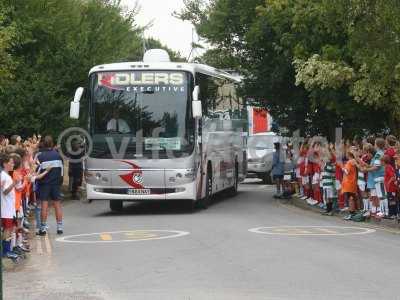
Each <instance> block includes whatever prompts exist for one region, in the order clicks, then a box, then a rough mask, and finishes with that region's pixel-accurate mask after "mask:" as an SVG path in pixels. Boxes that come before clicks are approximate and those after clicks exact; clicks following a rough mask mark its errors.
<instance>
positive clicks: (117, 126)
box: [107, 109, 131, 133]
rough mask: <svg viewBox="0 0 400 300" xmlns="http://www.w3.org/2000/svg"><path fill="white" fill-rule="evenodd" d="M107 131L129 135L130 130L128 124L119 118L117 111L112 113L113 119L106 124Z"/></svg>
mask: <svg viewBox="0 0 400 300" xmlns="http://www.w3.org/2000/svg"><path fill="white" fill-rule="evenodd" d="M107 131H114V132H117V133H130V132H131V129H130V128H129V125H128V123H127V122H126V121H125V120H124V119H121V118H120V117H119V111H118V109H115V110H114V111H113V117H112V119H111V120H110V121H108V123H107Z"/></svg>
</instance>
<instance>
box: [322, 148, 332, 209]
mask: <svg viewBox="0 0 400 300" xmlns="http://www.w3.org/2000/svg"><path fill="white" fill-rule="evenodd" d="M327 151H328V153H327V157H326V162H325V166H324V169H323V172H322V180H321V183H322V191H323V199H324V202H325V205H326V210H325V212H324V213H323V214H324V215H327V216H332V215H333V206H334V202H335V199H336V197H335V196H336V193H335V191H336V189H335V163H336V157H335V154H334V151H333V145H329V149H327Z"/></svg>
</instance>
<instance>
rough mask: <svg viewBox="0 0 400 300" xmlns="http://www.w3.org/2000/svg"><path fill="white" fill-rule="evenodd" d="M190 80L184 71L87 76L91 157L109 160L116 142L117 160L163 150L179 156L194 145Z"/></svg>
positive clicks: (121, 72) (162, 153) (114, 73)
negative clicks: (90, 93) (90, 92)
mask: <svg viewBox="0 0 400 300" xmlns="http://www.w3.org/2000/svg"><path fill="white" fill-rule="evenodd" d="M191 78H192V76H191V75H190V74H189V73H186V72H180V71H178V72H177V71H118V72H104V73H102V72H100V73H96V74H94V75H92V77H91V91H92V95H91V96H92V97H91V99H92V100H91V103H92V110H91V132H92V135H93V147H94V149H93V152H92V155H91V156H92V157H98V158H110V157H112V151H113V150H114V151H115V150H116V151H118V152H120V150H121V146H122V147H126V151H125V153H123V156H122V157H121V153H119V158H135V157H137V156H140V155H145V156H148V155H152V154H154V153H155V152H157V154H158V155H159V157H160V158H162V157H165V156H166V154H167V152H168V153H173V154H174V155H178V156H185V155H189V154H191V152H192V151H193V145H194V121H193V119H192V114H191V105H189V104H190V102H189V101H190V100H191V99H190V90H191V88H190V87H191V84H190V82H191V81H192V79H191ZM123 142H124V143H125V144H126V145H122V143H123ZM127 142H129V143H127ZM110 143H111V144H112V143H113V144H114V145H110ZM110 146H111V147H110ZM110 148H111V149H110ZM122 150H124V149H122ZM138 152H141V153H138Z"/></svg>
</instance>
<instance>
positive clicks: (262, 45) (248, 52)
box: [180, 0, 400, 135]
mask: <svg viewBox="0 0 400 300" xmlns="http://www.w3.org/2000/svg"><path fill="white" fill-rule="evenodd" d="M185 4H186V7H185V9H184V10H183V11H182V12H181V14H180V17H181V18H182V19H184V20H190V21H191V22H192V23H193V24H194V25H195V26H196V29H197V31H198V33H199V35H200V36H201V37H202V38H204V39H206V41H207V42H209V43H210V44H211V45H212V46H213V49H212V50H210V51H209V52H208V53H206V54H205V56H204V58H203V59H204V60H205V61H209V62H211V63H214V62H216V63H219V62H228V63H231V64H232V65H231V67H233V68H236V69H238V70H239V71H240V72H241V73H243V74H244V75H245V78H246V79H245V86H244V92H245V94H246V95H247V96H249V97H252V98H256V99H258V101H259V102H260V104H261V105H264V106H266V107H268V108H269V109H270V110H271V112H272V114H273V116H274V117H275V119H276V120H278V122H279V124H280V125H281V126H284V127H287V128H288V129H290V130H291V131H293V130H296V129H300V130H301V131H302V132H303V133H308V134H316V133H317V134H318V133H319V134H325V135H331V133H332V132H333V131H334V128H335V127H337V126H343V127H344V129H345V134H347V135H350V134H354V133H356V132H360V131H364V132H365V131H369V132H372V131H378V130H382V129H383V128H386V127H391V128H392V129H396V130H398V129H397V128H396V122H397V123H398V121H399V119H400V115H399V114H398V111H399V105H398V104H399V103H398V99H399V94H398V90H399V84H398V80H399V77H400V76H399V71H400V66H399V62H400V57H399V55H400V51H399V49H398V48H399V41H400V39H399V26H400V21H399V18H398V17H397V16H398V15H399V13H400V11H399V5H400V4H399V2H398V1H396V0H389V1H386V0H373V1H370V0H338V1H330V0H312V1H309V0H296V1H294V0H246V1H245V0H210V1H204V0H186V1H185ZM224 57H225V58H226V59H224ZM224 67H227V66H226V63H225V65H224Z"/></svg>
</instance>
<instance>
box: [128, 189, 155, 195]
mask: <svg viewBox="0 0 400 300" xmlns="http://www.w3.org/2000/svg"><path fill="white" fill-rule="evenodd" d="M127 194H128V195H150V189H128V192H127Z"/></svg>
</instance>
